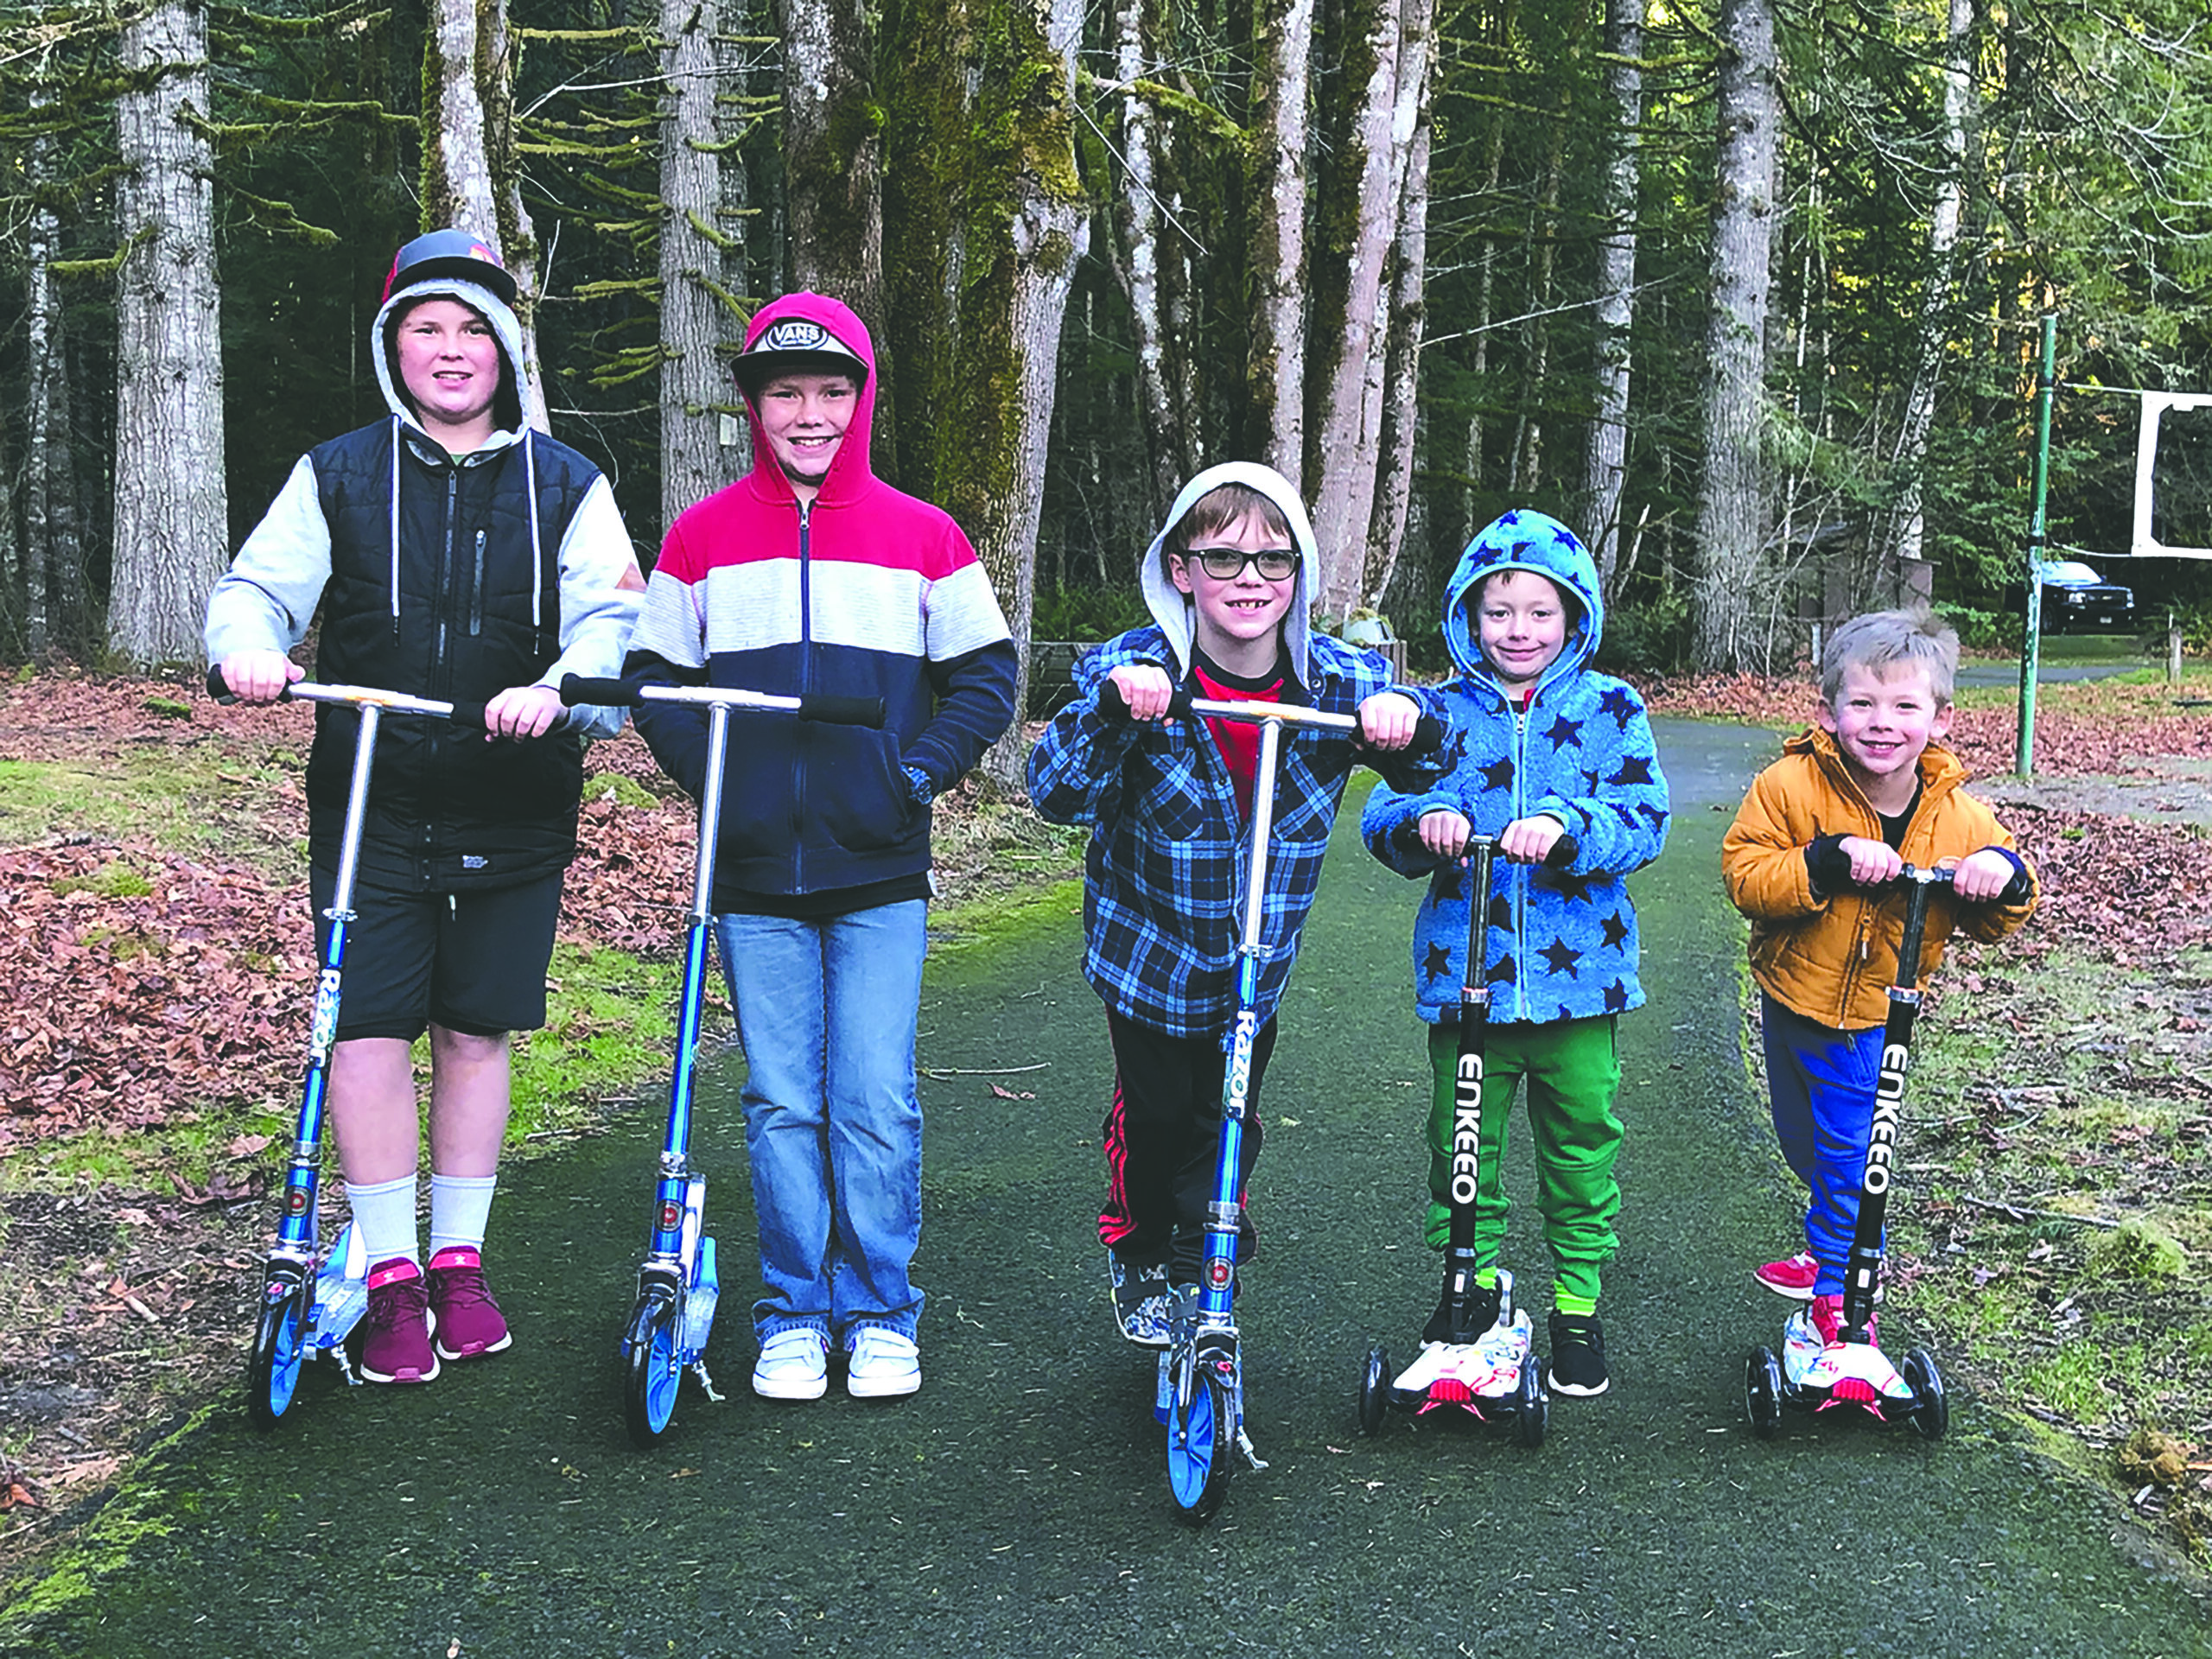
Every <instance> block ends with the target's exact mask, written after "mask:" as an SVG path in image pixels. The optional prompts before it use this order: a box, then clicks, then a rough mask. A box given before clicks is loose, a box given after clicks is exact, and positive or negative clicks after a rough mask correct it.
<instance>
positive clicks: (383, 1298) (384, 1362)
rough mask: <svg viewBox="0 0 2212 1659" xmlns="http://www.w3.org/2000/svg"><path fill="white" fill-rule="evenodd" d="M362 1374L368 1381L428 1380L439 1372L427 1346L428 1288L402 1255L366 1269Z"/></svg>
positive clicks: (362, 1322)
mask: <svg viewBox="0 0 2212 1659" xmlns="http://www.w3.org/2000/svg"><path fill="white" fill-rule="evenodd" d="M361 1329H362V1332H363V1335H362V1338H361V1376H362V1377H363V1378H364V1379H365V1380H366V1381H368V1382H371V1383H428V1382H429V1381H431V1380H432V1379H433V1378H435V1376H437V1374H438V1356H437V1352H436V1351H435V1349H433V1348H432V1347H431V1346H430V1315H429V1286H428V1285H426V1284H424V1283H423V1269H422V1268H418V1267H416V1265H415V1264H414V1263H413V1262H410V1261H409V1260H408V1259H407V1258H406V1257H405V1256H404V1255H395V1256H392V1257H391V1258H389V1259H388V1260H385V1261H383V1262H378V1263H377V1264H376V1265H375V1266H374V1267H372V1268H370V1269H369V1311H368V1313H367V1315H366V1316H365V1318H364V1319H362V1321H361Z"/></svg>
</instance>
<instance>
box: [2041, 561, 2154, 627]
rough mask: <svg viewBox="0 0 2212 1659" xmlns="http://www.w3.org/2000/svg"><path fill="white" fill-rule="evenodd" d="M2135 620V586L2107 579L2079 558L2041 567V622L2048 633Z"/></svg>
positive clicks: (2116, 625) (2124, 625) (2128, 622)
mask: <svg viewBox="0 0 2212 1659" xmlns="http://www.w3.org/2000/svg"><path fill="white" fill-rule="evenodd" d="M2134 623H2135V590H2134V589H2133V588H2123V587H2121V586H2120V584H2119V583H2118V582H2107V581H2106V580H2105V579H2104V578H2103V577H2102V576H2101V575H2098V574H2097V573H2096V572H2095V571H2094V570H2092V569H2090V568H2089V567H2088V565H2086V564H2084V563H2082V562H2081V561H2080V560H2079V559H2053V560H2051V561H2050V563H2047V564H2045V565H2044V568H2043V626H2044V632H2048V633H2066V632H2072V631H2073V630H2075V629H2081V630H2082V631H2084V632H2086V631H2088V630H2091V629H2096V628H2126V627H2132V626H2134Z"/></svg>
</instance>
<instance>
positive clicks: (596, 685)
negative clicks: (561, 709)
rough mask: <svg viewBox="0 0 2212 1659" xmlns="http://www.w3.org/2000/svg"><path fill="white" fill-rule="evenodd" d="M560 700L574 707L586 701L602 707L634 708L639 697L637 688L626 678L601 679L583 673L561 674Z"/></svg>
mask: <svg viewBox="0 0 2212 1659" xmlns="http://www.w3.org/2000/svg"><path fill="white" fill-rule="evenodd" d="M561 701H562V702H564V703H566V704H568V705H569V707H570V708H574V707H575V705H576V704H577V703H580V702H588V703H594V704H596V705H597V706H598V707H600V708H602V709H634V708H636V707H637V706H638V703H639V696H638V688H637V687H636V686H634V685H632V684H631V683H629V682H628V681H627V680H601V679H595V678H593V677H590V676H588V675H583V674H563V676H562V677H561Z"/></svg>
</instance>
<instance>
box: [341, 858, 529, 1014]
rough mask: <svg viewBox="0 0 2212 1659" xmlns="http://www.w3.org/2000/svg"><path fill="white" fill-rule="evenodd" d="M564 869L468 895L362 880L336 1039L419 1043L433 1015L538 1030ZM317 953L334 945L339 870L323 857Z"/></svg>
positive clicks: (350, 931)
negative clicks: (331, 915) (332, 918)
mask: <svg viewBox="0 0 2212 1659" xmlns="http://www.w3.org/2000/svg"><path fill="white" fill-rule="evenodd" d="M561 875H562V873H561V872H560V871H558V870H556V871H555V872H554V873H553V874H550V875H547V876H541V877H539V878H538V879H537V880H535V881H525V882H524V883H522V884H521V885H520V886H518V887H493V888H488V889H479V888H472V889H470V890H469V891H467V892H465V893H413V892H410V893H399V892H395V891H393V890H392V889H391V888H387V887H374V886H372V885H371V884H369V883H368V882H366V881H364V880H360V879H359V878H358V877H357V878H356V879H355V880H354V883H353V910H354V918H353V922H352V924H351V925H349V926H348V927H347V928H346V962H345V983H344V986H343V988H342V989H341V992H340V1001H339V1005H338V1040H339V1041H340V1042H346V1041H348V1040H350V1039H353V1038H356V1037H398V1038H402V1039H405V1040H406V1041H408V1042H410V1043H411V1042H413V1041H414V1040H415V1039H416V1038H417V1037H420V1036H421V1035H422V1034H423V1029H424V1027H426V1026H428V1025H429V1023H430V1022H432V1021H435V1022H436V1023H437V1024H439V1025H441V1026H443V1027H445V1028H446V1029H447V1030H448V1031H457V1032H460V1033H462V1034H463V1035H465V1036H470V1037H496V1036H498V1035H499V1033H501V1032H506V1031H535V1030H537V1027H540V1026H542V1025H543V1024H544V1023H545V969H546V966H547V964H548V963H550V962H551V961H552V960H553V925H554V923H555V921H556V919H557V918H559V916H560V913H561ZM337 885H338V872H337V870H336V869H335V868H333V867H329V866H326V865H323V864H320V863H318V864H316V865H315V866H314V868H313V869H312V870H311V872H310V873H309V876H308V890H309V892H310V893H311V894H312V895H313V897H314V900H315V952H316V956H317V958H318V960H319V959H320V958H321V953H322V952H323V951H324V950H327V948H328V946H329V934H330V922H329V920H328V918H326V917H325V916H324V915H323V913H322V912H324V911H326V910H327V909H329V908H330V899H331V894H332V892H333V891H334V889H335V888H336V887H337Z"/></svg>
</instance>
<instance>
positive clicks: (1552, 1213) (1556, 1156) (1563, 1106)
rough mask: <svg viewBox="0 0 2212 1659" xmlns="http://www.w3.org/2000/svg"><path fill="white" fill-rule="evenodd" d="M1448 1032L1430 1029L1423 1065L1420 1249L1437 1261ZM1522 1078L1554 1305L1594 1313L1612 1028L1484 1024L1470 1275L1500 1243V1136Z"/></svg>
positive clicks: (1611, 1095) (1616, 1136) (1450, 1057)
mask: <svg viewBox="0 0 2212 1659" xmlns="http://www.w3.org/2000/svg"><path fill="white" fill-rule="evenodd" d="M1428 1061H1429V1065H1430V1067H1431V1068H1432V1069H1433V1071H1434V1072H1435V1074H1436V1083H1435V1089H1434V1091H1433V1094H1432V1096H1431V1097H1430V1102H1429V1109H1428V1192H1429V1204H1428V1224H1427V1230H1426V1236H1427V1241H1428V1244H1429V1248H1430V1249H1438V1250H1440V1249H1443V1248H1444V1246H1445V1244H1446V1242H1447V1241H1448V1240H1449V1237H1450V1234H1451V1226H1452V1211H1451V1198H1450V1194H1451V1181H1452V1083H1453V1080H1454V1078H1455V1077H1456V1076H1457V1073H1458V1071H1459V1027H1456V1026H1446V1025H1440V1026H1432V1027H1429V1033H1428ZM1522 1077H1527V1078H1528V1079H1529V1135H1531V1136H1533V1137H1534V1139H1533V1141H1532V1145H1533V1146H1534V1148H1535V1154H1536V1205H1537V1208H1538V1209H1539V1210H1541V1211H1542V1212H1543V1217H1544V1242H1545V1243H1547V1244H1548V1245H1549V1246H1550V1247H1551V1252H1552V1262H1553V1264H1554V1268H1553V1270H1554V1295H1555V1296H1563V1297H1566V1298H1568V1299H1570V1300H1573V1301H1575V1302H1586V1303H1589V1304H1590V1305H1592V1306H1595V1304H1596V1302H1597V1300H1598V1291H1599V1269H1600V1268H1602V1267H1603V1266H1604V1264H1605V1262H1610V1261H1611V1259H1612V1256H1613V1252H1614V1251H1615V1250H1617V1249H1619V1248H1620V1239H1619V1237H1618V1236H1617V1235H1616V1234H1615V1233H1614V1231H1613V1218H1614V1217H1616V1216H1618V1214H1619V1213H1620V1208H1621V1189H1620V1183H1619V1182H1618V1181H1616V1180H1615V1179H1613V1160H1614V1158H1615V1157H1616V1156H1618V1154H1619V1152H1620V1149H1621V1121H1620V1119H1619V1118H1618V1117H1617V1116H1614V1114H1613V1102H1614V1100H1615V1098H1616V1097H1617V1096H1618V1095H1619V1093H1620V1085H1621V1065H1620V1058H1619V1056H1618V1053H1617V1052H1615V1050H1614V1047H1613V1017H1612V1016H1611V1014H1605V1015H1602V1016H1600V1017H1599V1018H1596V1019H1592V1020H1557V1021H1554V1022H1553V1023H1552V1024H1549V1025H1541V1026H1531V1025H1523V1024H1520V1023H1517V1022H1516V1023H1515V1024H1511V1025H1493V1026H1491V1027H1490V1032H1489V1039H1488V1041H1487V1043H1486V1044H1485V1045H1484V1067H1483V1133H1482V1151H1481V1156H1482V1168H1481V1171H1480V1173H1479V1174H1478V1178H1477V1180H1476V1184H1475V1241H1474V1242H1475V1264H1476V1266H1477V1268H1478V1269H1480V1270H1482V1271H1484V1272H1487V1271H1488V1270H1490V1269H1491V1268H1493V1267H1495V1266H1496V1265H1497V1252H1498V1246H1499V1244H1500V1243H1502V1242H1503V1239H1504V1237H1505V1214H1506V1211H1507V1210H1508V1208H1509V1207H1510V1206H1509V1205H1508V1204H1507V1202H1506V1198H1505V1181H1504V1165H1505V1135H1506V1128H1507V1124H1508V1122H1509V1121H1510V1118H1511V1116H1512V1106H1513V1096H1514V1093H1515V1091H1516V1090H1517V1089H1518V1088H1519V1086H1520V1084H1521V1079H1522Z"/></svg>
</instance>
